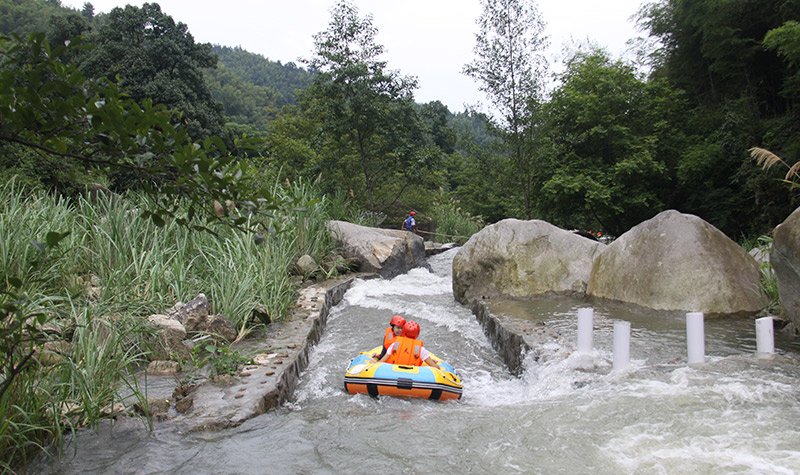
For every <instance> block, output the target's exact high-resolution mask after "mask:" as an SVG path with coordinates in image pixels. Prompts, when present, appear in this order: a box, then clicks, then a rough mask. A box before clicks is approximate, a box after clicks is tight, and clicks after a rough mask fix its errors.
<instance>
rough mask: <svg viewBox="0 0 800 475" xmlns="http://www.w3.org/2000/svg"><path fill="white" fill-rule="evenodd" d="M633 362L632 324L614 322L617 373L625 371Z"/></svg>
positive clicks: (614, 367)
mask: <svg viewBox="0 0 800 475" xmlns="http://www.w3.org/2000/svg"><path fill="white" fill-rule="evenodd" d="M630 360H631V322H614V366H613V369H614V370H615V371H617V370H621V369H625V368H626V367H627V366H628V363H629V362H630Z"/></svg>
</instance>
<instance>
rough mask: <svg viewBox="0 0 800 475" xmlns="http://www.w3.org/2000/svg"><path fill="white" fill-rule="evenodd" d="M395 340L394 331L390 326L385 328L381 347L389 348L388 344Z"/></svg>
mask: <svg viewBox="0 0 800 475" xmlns="http://www.w3.org/2000/svg"><path fill="white" fill-rule="evenodd" d="M396 340H397V337H396V336H395V334H394V332H393V331H392V327H391V326H390V327H389V328H387V329H386V335H384V336H383V347H384V348H385V349H389V345H391V344H392V343H394V342H395V341H396Z"/></svg>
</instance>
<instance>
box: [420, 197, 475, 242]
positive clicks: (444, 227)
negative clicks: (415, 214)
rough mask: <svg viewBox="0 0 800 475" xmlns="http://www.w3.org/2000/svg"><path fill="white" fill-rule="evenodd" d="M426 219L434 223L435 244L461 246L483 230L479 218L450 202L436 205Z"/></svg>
mask: <svg viewBox="0 0 800 475" xmlns="http://www.w3.org/2000/svg"><path fill="white" fill-rule="evenodd" d="M428 217H429V218H430V219H431V220H432V221H433V222H435V223H436V242H442V243H444V242H455V243H456V244H458V245H463V244H464V243H466V242H467V240H468V239H469V238H470V237H471V236H472V235H473V234H475V233H477V232H478V231H480V230H481V229H482V228H483V220H482V219H481V217H480V216H471V215H470V214H469V213H468V212H467V211H466V210H464V209H462V208H461V207H460V206H459V205H458V203H457V202H455V201H452V200H449V201H445V202H441V203H437V204H436V205H435V206H434V207H433V209H432V210H431V211H430V212H429V213H428Z"/></svg>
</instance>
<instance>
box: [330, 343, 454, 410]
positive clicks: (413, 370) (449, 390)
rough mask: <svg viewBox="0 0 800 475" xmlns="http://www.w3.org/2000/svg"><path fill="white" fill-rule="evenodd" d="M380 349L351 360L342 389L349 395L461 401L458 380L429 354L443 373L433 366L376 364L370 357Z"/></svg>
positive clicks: (361, 354)
mask: <svg viewBox="0 0 800 475" xmlns="http://www.w3.org/2000/svg"><path fill="white" fill-rule="evenodd" d="M381 349H382V347H380V346H379V347H377V348H374V349H372V350H370V351H362V352H361V353H359V354H358V356H356V357H355V358H353V359H352V360H350V364H349V365H348V367H347V372H346V373H345V376H344V389H345V390H346V391H347V392H348V393H350V394H369V395H370V396H372V397H378V396H409V397H421V398H425V399H438V400H442V401H446V400H448V399H461V379H460V378H459V377H458V375H457V374H456V372H455V370H454V369H453V367H452V366H450V364H449V363H447V362H445V361H442V359H441V358H439V357H437V356H436V355H434V354H432V353H431V354H430V356H431V358H433V360H434V361H436V363H437V364H438V365H439V366H440V367H441V368H442V369H443V370H444V371H442V370H439V369H437V368H434V367H432V366H428V365H424V366H404V365H397V364H389V363H376V362H375V360H373V359H372V358H371V357H370V355H372V354H374V353H378V354H380V352H381Z"/></svg>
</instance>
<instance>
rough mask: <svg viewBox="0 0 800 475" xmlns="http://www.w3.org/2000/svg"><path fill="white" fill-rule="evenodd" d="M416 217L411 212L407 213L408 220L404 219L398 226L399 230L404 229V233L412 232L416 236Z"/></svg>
mask: <svg viewBox="0 0 800 475" xmlns="http://www.w3.org/2000/svg"><path fill="white" fill-rule="evenodd" d="M416 215H417V213H415V212H413V211H412V212H410V213H408V218H406V220H405V221H403V225H402V226H400V229H405V230H406V231H409V232H413V233H414V234H416V233H417V219H416V218H415V216H416Z"/></svg>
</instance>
